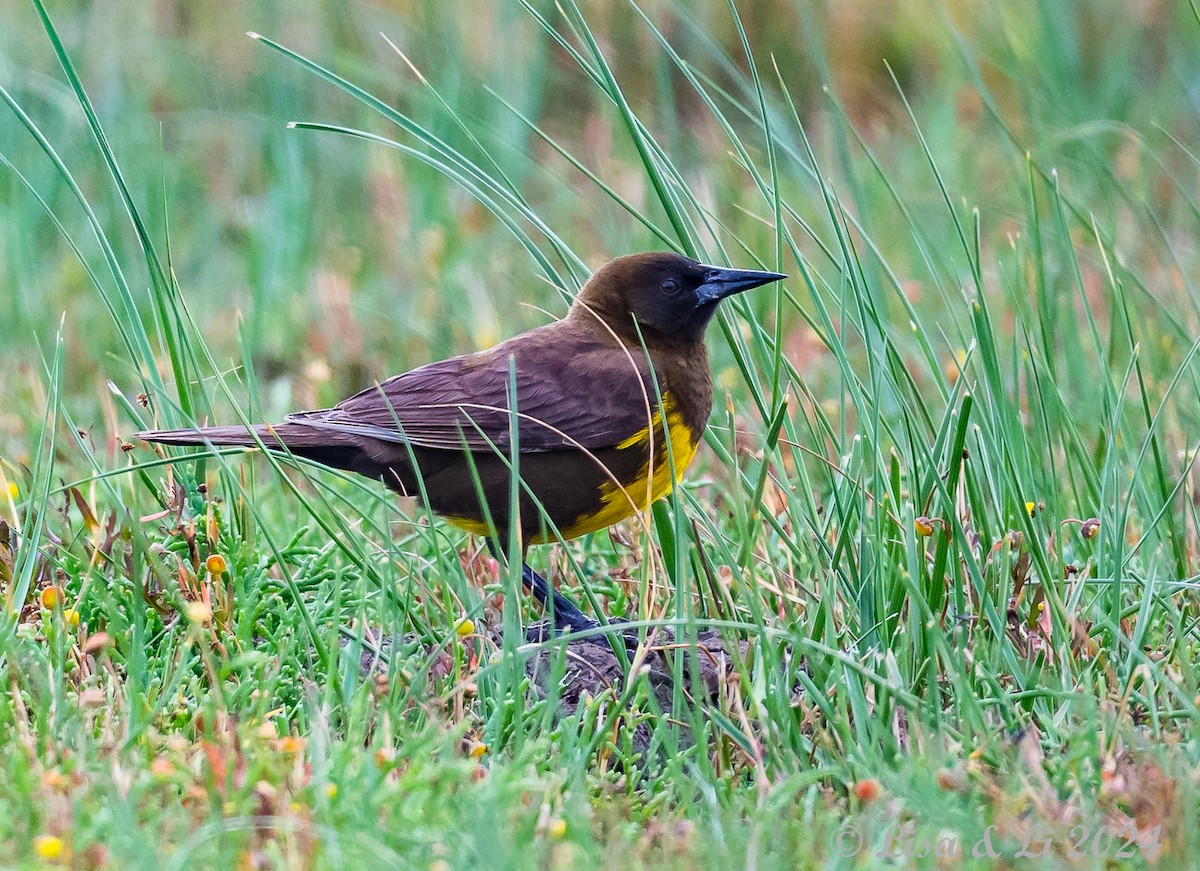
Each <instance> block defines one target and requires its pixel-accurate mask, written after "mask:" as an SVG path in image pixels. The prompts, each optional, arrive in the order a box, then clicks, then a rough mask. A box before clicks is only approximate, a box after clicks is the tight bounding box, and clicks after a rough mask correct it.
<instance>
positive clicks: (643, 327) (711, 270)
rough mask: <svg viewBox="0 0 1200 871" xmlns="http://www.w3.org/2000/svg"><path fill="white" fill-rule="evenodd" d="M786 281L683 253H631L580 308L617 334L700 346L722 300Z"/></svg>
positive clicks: (596, 282)
mask: <svg viewBox="0 0 1200 871" xmlns="http://www.w3.org/2000/svg"><path fill="white" fill-rule="evenodd" d="M786 277H787V276H785V275H781V274H779V273H778V272H758V271H755V270H751V269H726V268H725V267H722V266H706V265H705V264H703V263H698V262H696V261H695V260H692V259H691V258H689V257H684V256H682V255H680V254H670V253H657V252H654V253H648V254H630V255H628V256H625V257H618V258H617V259H615V260H611V261H609V262H608V263H606V264H604V266H602V267H600V269H599V270H598V271H597V272H596V274H595V275H593V276H592V278H591V280H590V281H588V283H587V284H586V285H584V288H583V290H582V291H581V292H580V294H579V301H578V302H577V303H576V307H577V308H579V309H582V310H586V311H590V312H592V313H593V314H595V315H597V316H599V317H600V318H601V319H602V320H603V321H604V322H605V323H607V324H608V325H609V326H610V327H612V328H613V330H615V331H616V332H617V333H618V334H619V335H623V336H631V335H634V334H636V333H638V332H640V333H641V334H642V335H643V336H644V337H645V338H646V339H648V340H654V339H659V338H663V339H669V340H677V341H682V342H697V341H699V340H700V339H702V338H703V336H704V330H705V328H706V327H707V326H708V323H709V321H711V320H712V316H713V315H714V314H715V313H716V310H717V305H718V304H719V303H720V302H721V300H723V299H725V298H726V297H729V296H733V295H734V294H735V293H741V292H742V291H743V290H750V289H751V288H752V287H759V286H761V285H764V284H770V283H771V282H772V281H779V280H780V279H781V278H786ZM635 322H636V326H635Z"/></svg>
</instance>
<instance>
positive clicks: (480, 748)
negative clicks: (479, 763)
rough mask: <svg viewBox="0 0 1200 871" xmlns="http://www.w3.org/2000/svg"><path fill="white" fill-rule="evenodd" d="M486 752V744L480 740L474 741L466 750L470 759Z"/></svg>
mask: <svg viewBox="0 0 1200 871" xmlns="http://www.w3.org/2000/svg"><path fill="white" fill-rule="evenodd" d="M487 752H488V745H486V744H484V743H483V742H482V741H476V742H475V743H474V744H472V745H471V749H470V750H468V751H467V754H468V755H469V756H470V757H471V758H472V759H479V758H480V757H481V756H483V754H484V753H487Z"/></svg>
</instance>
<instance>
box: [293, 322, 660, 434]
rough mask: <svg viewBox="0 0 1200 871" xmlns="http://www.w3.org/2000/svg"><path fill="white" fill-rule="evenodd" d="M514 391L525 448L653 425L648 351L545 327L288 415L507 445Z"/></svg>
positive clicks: (337, 425) (343, 427)
mask: <svg viewBox="0 0 1200 871" xmlns="http://www.w3.org/2000/svg"><path fill="white" fill-rule="evenodd" d="M510 367H511V369H510ZM514 383H515V388H516V389H515V391H513V390H511V389H510V385H512V384H514ZM513 392H515V395H516V403H515V417H516V421H517V424H518V426H517V436H518V445H519V448H520V450H521V451H522V452H525V451H550V450H562V449H563V448H577V449H578V448H586V449H588V450H595V449H598V448H604V447H612V446H614V445H618V444H620V443H622V442H624V441H626V440H628V439H630V438H632V437H634V436H636V435H637V434H638V433H640V432H642V431H643V430H645V429H647V427H648V426H649V425H650V422H651V420H652V417H653V410H654V409H655V408H656V407H657V395H656V391H655V387H654V382H653V378H652V376H651V374H650V367H649V366H648V365H647V363H646V360H645V354H644V352H642V351H641V350H639V349H633V350H628V351H627V350H626V349H625V347H624V346H623V345H621V344H619V343H618V342H617V341H616V340H615V339H610V340H608V341H604V340H603V339H602V338H598V337H581V336H578V335H572V334H569V333H566V332H565V331H562V330H558V331H555V330H550V329H545V328H543V330H535V331H533V332H532V333H528V334H525V335H523V336H520V337H518V338H516V339H513V340H510V341H508V342H505V343H503V344H501V345H498V346H496V347H495V348H492V349H491V350H488V351H480V352H478V353H476V354H468V355H465V356H462V357H453V358H451V359H449V360H443V361H441V362H438V363H431V364H429V365H427V366H421V367H419V368H417V369H413V370H412V371H410V372H406V373H404V374H403V375H397V376H395V377H394V378H389V379H388V380H387V381H384V382H383V383H382V384H379V385H377V386H375V387H371V388H368V389H367V390H364V391H362V392H361V393H358V394H356V395H355V396H352V397H350V398H349V399H346V400H344V401H343V402H341V403H340V404H338V405H337V406H336V407H334V408H331V409H326V410H323V411H315V412H303V413H300V414H295V415H289V416H288V418H287V420H288V422H295V423H302V424H306V425H309V426H312V427H315V428H318V429H327V430H330V431H334V432H339V433H344V434H352V435H361V436H366V437H370V438H376V439H380V440H383V441H391V442H398V443H408V444H412V445H415V446H418V447H423V448H433V449H441V450H456V451H461V450H463V449H464V448H466V449H470V450H494V449H500V450H503V451H507V450H508V449H509V447H510V445H511V443H512V438H511V432H512V423H513V417H514V415H513V412H512V411H510V408H511V407H512V405H511V404H510V402H509V396H510V394H511V393H513Z"/></svg>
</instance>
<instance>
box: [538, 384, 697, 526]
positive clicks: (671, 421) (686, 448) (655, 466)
mask: <svg viewBox="0 0 1200 871" xmlns="http://www.w3.org/2000/svg"><path fill="white" fill-rule="evenodd" d="M664 404H665V406H666V409H667V433H668V435H669V437H670V439H671V453H670V455H668V454H667V452H666V450H665V449H661V448H660V450H659V451H656V452H655V453H654V455H653V456H652V457H651V458H650V462H649V463H647V464H646V465H645V466H643V467H642V469H641V471H640V472H639V473H638V477H637V480H635V481H634V482H633V483H632V484H628V485H627V486H625V487H623V488H622V487H618V486H617V485H616V484H615V483H614V482H613V481H605V482H604V483H603V484H602V485H601V486H600V508H599V510H598V511H596V512H595V513H593V514H588V515H585V516H583V517H580V518H579V519H578V520H576V521H575V522H574V523H572V524H571V525H570V526H568V527H567V528H565V529H562V530H560V531H561V532H562V537H563V538H576V537H577V536H580V535H587V534H588V533H589V532H596V531H597V530H600V529H605V528H607V527H609V526H612V525H613V524H614V523H619V522H621V521H622V520H624V519H625V518H627V517H632V516H633V515H634V514H637V513H638V512H640V511H645V510H646V509H647V508H648V507H649V506H650V505H651V504H652V503H654V502H655V501H656V500H658V499H661V498H663V497H664V496H666V495H667V494H668V493H670V492H671V490H672V489H673V488H674V486H675V485H676V484H677V483H679V480H680V479H681V478H682V477H683V472H684V470H685V469H687V467H688V464H689V463H691V462H692V458H693V457H695V456H696V448H697V447H698V445H699V442H700V434H699V433H693V432H692V431H691V430H690V429H688V427H687V426H685V425H684V423H683V420H682V419H681V417H680V416H679V415H678V414H677V413H676V412H675V411H674V410H673V409H672V408H671V403H670V401H669V399H664ZM661 423H662V417H661V415H660V414H659V413H658V412H655V414H654V417H653V418H652V420H651V424H652V426H651V427H649V428H647V429H644V430H642V431H641V432H639V433H637V434H636V435H634V436H631V437H630V438H628V439H626V440H625V441H623V442H621V444H619V445H617V450H638V451H644V450H645V449H646V443H647V441H649V439H650V438H651V433H652V432H653V431H654V430H658V429H660V427H661ZM659 445H660V446H661V445H662V442H661V440H660V441H659ZM672 467H673V468H672ZM672 471H674V475H672V474H671V473H672ZM541 541H542V539H541V537H540V536H539V537H537V538H535V539H534V540H533V543H534V544H537V543H540V542H541Z"/></svg>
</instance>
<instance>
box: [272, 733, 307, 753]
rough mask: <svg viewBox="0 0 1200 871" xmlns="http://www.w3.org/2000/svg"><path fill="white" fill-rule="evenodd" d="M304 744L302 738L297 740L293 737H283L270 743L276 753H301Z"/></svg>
mask: <svg viewBox="0 0 1200 871" xmlns="http://www.w3.org/2000/svg"><path fill="white" fill-rule="evenodd" d="M306 743H307V742H306V741H305V740H304V739H303V738H297V737H296V736H295V735H284V736H283V737H282V738H276V739H275V740H274V741H272V742H271V744H272V746H274V748H275V752H277V753H302V752H304V745H305V744H306Z"/></svg>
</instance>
